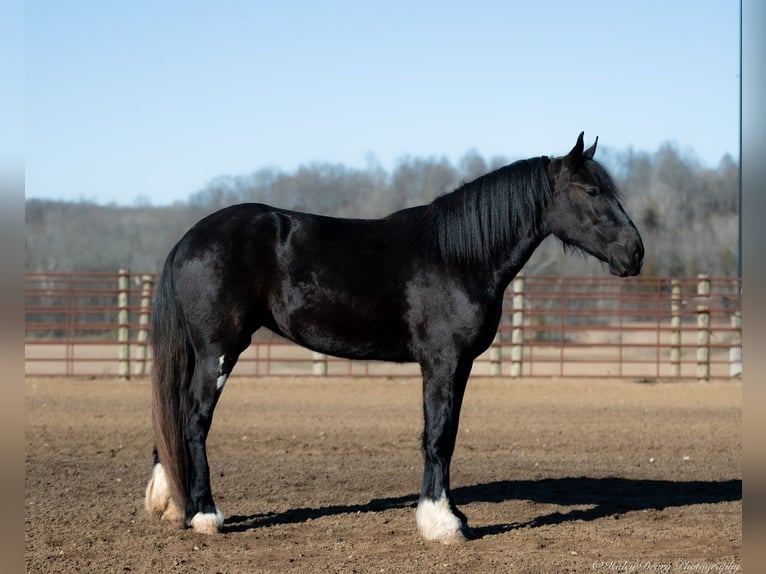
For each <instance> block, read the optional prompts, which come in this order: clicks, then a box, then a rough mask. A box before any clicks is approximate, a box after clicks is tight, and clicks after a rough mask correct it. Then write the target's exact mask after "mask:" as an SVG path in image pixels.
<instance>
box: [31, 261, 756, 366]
mask: <svg viewBox="0 0 766 574" xmlns="http://www.w3.org/2000/svg"><path fill="white" fill-rule="evenodd" d="M156 279H157V277H156V275H154V274H146V273H140V274H137V273H128V272H126V271H123V272H118V273H27V274H26V289H25V297H26V334H25V360H26V372H27V374H30V375H54V376H55V375H64V376H102V375H107V376H115V375H117V376H123V377H136V376H138V377H140V376H144V375H145V374H147V373H148V372H149V368H150V366H151V351H150V349H149V348H148V344H147V342H148V332H149V325H150V319H151V317H150V313H151V301H152V295H153V288H154V284H155V282H156ZM740 290H741V282H740V280H739V279H737V278H729V277H707V276H704V275H701V276H698V277H679V278H667V277H634V278H630V279H617V278H613V277H608V276H601V277H580V276H545V275H530V276H523V275H522V276H520V277H518V278H517V279H516V280H515V281H514V282H513V283H512V284H511V286H509V289H508V293H507V295H506V297H505V299H504V307H503V308H504V312H503V317H502V320H501V322H500V327H499V329H498V334H497V337H496V338H495V343H494V344H493V345H492V347H490V349H489V350H488V351H486V352H485V353H484V354H482V355H481V356H480V357H479V358H478V359H477V361H476V362H475V364H474V370H473V373H474V374H475V375H484V376H502V377H518V376H523V377H627V378H633V379H647V380H652V379H665V378H700V379H708V378H730V377H736V376H739V375H740V374H741V370H742V365H741V326H740V325H741V299H740ZM236 372H237V373H239V374H250V375H306V374H317V375H321V374H329V375H341V376H349V375H350V376H356V375H359V376H396V375H417V374H418V367H417V365H411V364H410V365H394V364H391V363H380V362H374V361H348V360H345V359H337V358H333V357H327V356H324V355H318V354H316V353H312V352H311V351H308V350H306V349H303V348H301V347H298V346H297V345H294V344H292V343H290V342H288V341H286V340H284V339H282V338H280V337H278V336H276V335H274V334H273V333H270V332H267V331H259V332H258V333H256V335H255V336H254V337H253V342H252V345H251V346H250V347H249V348H248V349H247V350H246V351H245V352H244V353H243V354H242V356H241V357H240V360H239V363H238V364H237V368H236Z"/></svg>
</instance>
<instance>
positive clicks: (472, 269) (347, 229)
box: [146, 133, 644, 542]
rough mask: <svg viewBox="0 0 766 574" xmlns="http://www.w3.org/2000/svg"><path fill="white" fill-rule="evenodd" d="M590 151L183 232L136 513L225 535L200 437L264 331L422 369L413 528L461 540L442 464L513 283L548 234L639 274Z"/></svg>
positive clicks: (252, 211)
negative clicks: (352, 209) (401, 197)
mask: <svg viewBox="0 0 766 574" xmlns="http://www.w3.org/2000/svg"><path fill="white" fill-rule="evenodd" d="M596 141H598V138H597V139H596ZM595 151H596V143H594V144H593V146H592V147H590V148H589V149H587V150H584V146H583V134H582V133H581V134H580V136H579V137H578V139H577V144H576V145H575V147H574V148H573V149H572V151H570V152H569V154H568V155H566V156H564V157H556V158H548V157H537V158H532V159H526V160H521V161H517V162H515V163H512V164H510V165H508V166H506V167H503V168H501V169H498V170H497V171H494V172H492V173H489V174H487V175H484V176H482V177H480V178H478V179H476V180H475V181H472V182H470V183H467V184H465V185H463V186H462V187H460V188H459V189H457V190H456V191H454V192H452V193H449V194H446V195H443V196H441V197H439V198H437V199H436V200H434V201H433V202H432V203H430V204H429V205H423V206H418V207H413V208H409V209H404V210H402V211H398V212H396V213H393V214H391V215H389V216H388V217H386V218H384V219H372V220H363V219H337V218H333V217H323V216H319V215H310V214H306V213H298V212H294V211H287V210H283V209H277V208H274V207H269V206H267V205H261V204H244V205H234V206H231V207H227V208H225V209H222V210H220V211H218V212H216V213H213V214H212V215H210V216H208V217H205V218H204V219H202V220H201V221H199V222H198V223H197V224H196V225H194V227H192V228H191V229H190V230H189V231H188V232H187V233H186V235H184V237H183V238H182V239H181V240H180V241H179V242H178V244H176V246H175V247H173V249H172V250H171V252H170V254H169V255H168V258H167V261H166V263H165V266H164V269H163V271H162V277H161V279H160V282H159V286H158V289H157V296H156V303H155V308H154V320H153V339H152V345H153V350H154V367H153V372H152V380H153V422H154V433H155V441H156V442H155V451H154V467H153V469H152V476H151V479H150V481H149V484H148V486H147V489H146V508H147V510H148V511H149V512H150V513H152V514H155V515H158V516H162V518H164V519H165V520H169V521H171V522H172V523H175V524H176V525H178V526H180V527H183V526H184V525H190V526H192V527H193V528H194V530H196V531H198V532H205V533H215V532H218V530H219V529H220V528H221V526H222V525H223V515H222V514H221V512H220V511H219V510H218V508H217V507H216V505H215V503H214V502H213V495H212V493H211V490H210V469H209V467H208V460H207V453H206V449H205V440H206V437H207V434H208V431H209V429H210V425H211V423H212V420H213V410H214V409H215V406H216V403H217V402H218V398H219V397H220V395H221V392H222V391H223V388H224V384H225V383H226V379H227V377H228V376H229V374H230V373H231V371H232V369H233V368H234V365H235V364H236V362H237V358H238V357H239V354H240V353H242V351H244V350H245V349H246V348H247V347H248V345H249V344H250V339H251V336H252V334H253V333H254V332H255V331H256V330H257V329H259V328H260V327H266V328H268V329H271V330H272V331H274V332H275V333H278V334H280V335H282V336H283V337H286V338H287V339H290V340H291V341H294V342H296V343H298V344H300V345H303V346H305V347H308V348H309V349H313V350H315V351H319V352H322V353H327V354H330V355H336V356H339V357H346V358H352V359H380V360H385V361H397V362H411V361H416V362H418V363H419V364H420V366H421V370H422V374H423V414H424V417H425V425H424V430H423V452H424V458H425V470H424V473H423V484H422V487H421V491H420V501H419V503H418V507H417V511H416V518H417V523H418V528H419V530H420V533H421V535H422V536H423V537H424V538H426V539H427V540H439V541H441V542H456V541H460V540H465V539H466V538H470V537H471V531H470V529H469V528H468V525H467V522H466V518H465V516H464V515H463V514H462V513H461V512H460V511H458V509H457V508H456V506H455V504H454V503H453V500H452V495H451V492H450V484H449V471H450V460H451V458H452V453H453V450H454V447H455V438H456V435H457V430H458V419H459V416H460V406H461V403H462V400H463V393H464V391H465V387H466V383H467V381H468V375H469V373H470V372H471V366H472V363H473V361H474V359H475V358H476V357H477V356H478V355H479V354H480V353H482V352H483V351H484V350H485V349H487V348H488V347H489V345H490V343H491V342H492V339H493V337H494V336H495V333H496V331H497V326H498V323H499V320H500V313H501V305H502V299H503V293H504V291H505V289H506V287H507V286H508V284H509V283H510V281H511V279H513V277H514V276H515V275H516V273H518V271H519V270H520V269H521V267H522V266H523V265H524V263H525V262H526V261H527V260H528V259H529V257H530V255H531V254H532V252H533V251H534V250H535V248H536V247H537V246H538V245H539V244H540V242H541V241H542V240H543V239H544V238H545V237H546V236H548V235H550V234H551V233H552V234H554V235H555V236H556V237H558V238H559V239H560V240H561V241H562V242H563V243H564V244H565V246H571V247H574V248H578V249H581V250H583V251H585V252H587V253H589V254H591V255H593V256H595V257H597V258H598V259H600V260H601V261H603V262H605V263H606V264H607V265H608V266H609V269H610V271H611V272H612V273H613V274H615V275H619V276H621V277H624V276H628V275H636V274H638V273H639V272H640V270H641V265H642V261H643V256H644V248H643V244H642V242H641V237H640V235H639V233H638V231H637V230H636V228H635V226H634V225H633V223H632V222H631V220H630V219H629V218H628V216H627V215H626V214H625V212H624V211H623V209H622V206H621V205H620V202H619V201H618V197H617V193H616V188H615V185H614V183H613V181H612V179H611V178H610V177H609V175H608V174H607V172H606V170H605V169H604V168H603V167H602V166H601V165H599V164H598V163H597V162H596V161H594V160H593V155H594V153H595Z"/></svg>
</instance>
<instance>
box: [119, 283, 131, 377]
mask: <svg viewBox="0 0 766 574" xmlns="http://www.w3.org/2000/svg"><path fill="white" fill-rule="evenodd" d="M129 288H130V273H129V271H128V270H127V269H120V271H119V276H118V278H117V346H118V351H117V353H118V354H117V357H118V363H117V375H118V376H120V377H122V378H123V379H130V310H129V309H128V299H129V298H128V290H129Z"/></svg>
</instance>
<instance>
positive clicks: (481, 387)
mask: <svg viewBox="0 0 766 574" xmlns="http://www.w3.org/2000/svg"><path fill="white" fill-rule="evenodd" d="M149 391H150V388H149V384H148V382H147V381H138V382H120V381H116V380H109V379H98V380H71V379H63V378H59V379H45V378H33V377H28V378H27V380H26V382H25V392H26V495H25V498H26V500H25V507H26V525H25V526H26V528H25V559H26V570H27V572H44V573H47V572H87V573H97V572H117V573H125V572H133V573H135V572H162V573H165V572H205V573H218V572H220V573H235V572H236V573H239V572H301V573H303V572H322V573H332V572H360V573H362V572H364V573H366V572H374V573H384V572H391V573H414V572H418V573H423V572H439V573H442V572H445V573H448V572H531V573H534V572H737V571H739V570H740V557H741V550H742V527H741V514H742V482H741V479H742V445H741V435H740V422H741V415H740V413H741V403H742V386H741V384H740V383H739V382H710V383H697V382H674V383H653V384H647V383H635V382H629V381H624V380H623V381H603V380H601V381H595V382H592V381H572V380H566V381H564V380H535V381H508V380H498V379H482V378H477V379H474V380H472V381H471V382H470V383H469V388H468V392H467V395H466V399H465V404H464V409H463V415H462V418H461V428H460V434H459V437H458V445H457V450H456V453H455V457H454V459H453V464H452V485H453V489H454V492H455V497H456V501H457V503H458V505H459V506H460V507H461V509H462V510H463V512H465V514H466V515H467V516H468V519H469V522H470V524H471V526H472V527H473V528H474V530H475V532H476V534H477V535H478V538H477V539H476V540H474V541H471V542H469V543H466V544H463V545H459V546H444V545H441V544H436V543H427V542H424V541H422V540H421V539H420V538H419V536H418V534H417V531H416V526H415V516H414V514H415V510H414V509H415V504H416V501H417V492H418V489H419V485H420V475H421V469H422V462H421V460H422V459H421V454H420V450H419V436H420V431H421V424H422V423H421V412H422V411H421V405H420V384H419V381H418V380H417V379H414V378H408V379H380V378H375V379H362V378H345V379H341V378H329V379H319V378H310V377H302V378H271V379H269V378H262V379H254V378H242V377H233V378H232V379H231V380H230V382H229V384H228V385H227V387H226V392H225V393H224V395H223V397H222V399H221V401H220V403H219V406H218V408H217V410H216V418H215V421H214V423H213V429H212V431H211V433H210V437H209V439H208V451H209V456H210V461H211V468H212V481H213V493H214V495H215V496H216V501H217V503H218V506H219V507H220V508H221V510H222V511H223V512H224V514H225V515H226V522H225V525H224V533H223V534H221V535H219V536H213V537H210V536H204V535H199V534H196V533H194V532H193V531H190V530H184V531H178V530H169V529H167V528H165V527H163V526H162V525H161V524H160V523H158V522H155V521H153V520H150V519H149V518H148V517H147V516H146V515H145V513H144V511H143V492H144V488H145V485H146V481H147V479H148V476H149V471H150V464H151V460H150V454H151V448H152V438H151V432H150V420H149V412H150V392H149Z"/></svg>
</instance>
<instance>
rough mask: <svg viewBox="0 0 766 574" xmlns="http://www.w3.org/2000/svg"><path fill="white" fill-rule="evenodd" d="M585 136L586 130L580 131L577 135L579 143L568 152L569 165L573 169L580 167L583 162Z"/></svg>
mask: <svg viewBox="0 0 766 574" xmlns="http://www.w3.org/2000/svg"><path fill="white" fill-rule="evenodd" d="M583 136H585V132H580V135H579V136H577V143H576V144H575V146H574V147H573V148H572V151H570V152H569V153H568V154H567V158H566V159H567V166H569V169H571V170H573V171H574V170H576V169H577V168H578V167H580V166H581V165H582V162H583V157H582V153H583V149H584V148H585V144H584V143H583Z"/></svg>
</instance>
